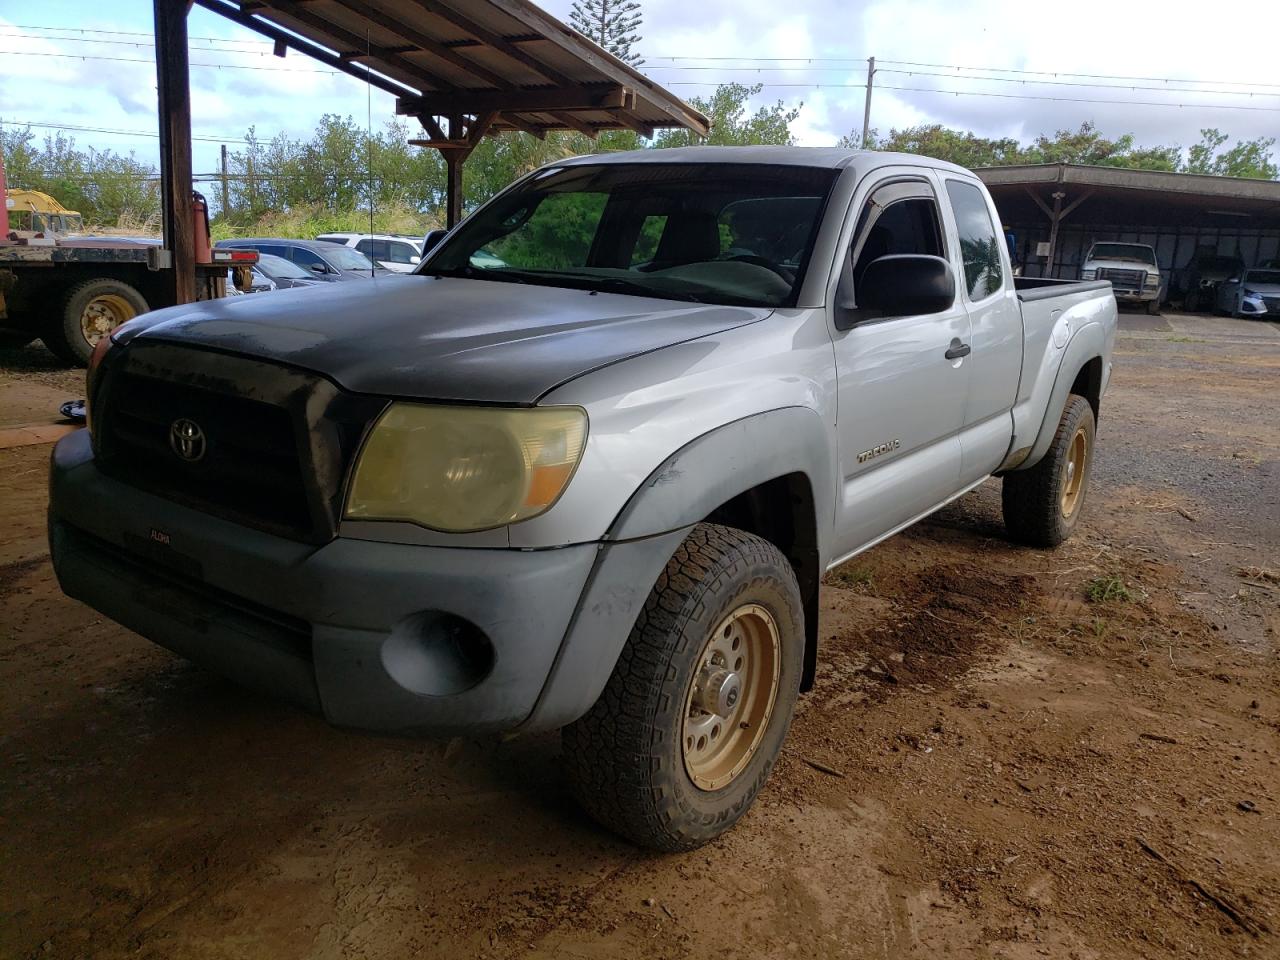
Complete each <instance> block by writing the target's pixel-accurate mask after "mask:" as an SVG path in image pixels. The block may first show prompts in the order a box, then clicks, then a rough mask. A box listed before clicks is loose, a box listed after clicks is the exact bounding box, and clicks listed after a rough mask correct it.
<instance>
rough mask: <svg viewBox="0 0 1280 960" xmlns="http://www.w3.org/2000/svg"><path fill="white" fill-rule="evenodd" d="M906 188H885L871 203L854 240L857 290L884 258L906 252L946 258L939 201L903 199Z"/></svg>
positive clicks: (924, 198)
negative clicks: (865, 275) (870, 268)
mask: <svg viewBox="0 0 1280 960" xmlns="http://www.w3.org/2000/svg"><path fill="white" fill-rule="evenodd" d="M903 186H905V185H902V184H891V185H889V186H887V187H882V188H880V189H879V190H877V191H876V192H875V193H874V194H872V195H871V198H870V200H869V201H868V202H867V207H866V209H865V210H864V211H863V214H862V217H861V219H860V221H859V226H858V233H857V235H856V237H855V238H854V249H853V256H854V258H855V259H854V261H853V282H854V289H855V290H856V289H857V285H858V282H859V281H860V280H861V279H862V275H863V273H865V272H866V269H867V266H868V265H869V264H870V263H871V262H872V261H873V260H878V259H879V258H880V257H887V256H890V255H892V254H904V253H905V254H922V255H927V256H931V257H944V258H945V257H946V252H945V251H944V250H943V247H942V229H941V219H940V217H939V216H938V204H937V201H936V200H934V199H933V198H932V197H925V196H919V195H917V196H907V197H902V196H901V194H902V189H901V188H902V187H903ZM922 189H923V186H922ZM895 194H896V196H895Z"/></svg>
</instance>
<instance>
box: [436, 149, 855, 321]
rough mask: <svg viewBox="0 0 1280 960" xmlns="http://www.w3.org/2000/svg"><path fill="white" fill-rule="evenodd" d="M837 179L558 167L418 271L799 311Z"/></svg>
mask: <svg viewBox="0 0 1280 960" xmlns="http://www.w3.org/2000/svg"><path fill="white" fill-rule="evenodd" d="M836 173H837V171H835V170H828V169H817V168H809V167H791V166H764V165H760V164H719V163H717V164H659V163H645V164H628V165H621V164H607V165H598V166H572V167H562V168H553V169H550V170H546V171H543V172H542V173H540V174H538V175H537V176H535V177H534V178H533V179H531V180H528V181H526V182H525V183H524V184H522V185H521V186H519V187H516V188H515V189H513V190H511V191H509V192H508V193H505V194H502V195H500V196H499V197H498V198H496V199H495V200H494V201H493V202H492V203H490V204H489V205H488V206H486V207H484V208H483V209H482V210H480V211H479V212H478V213H476V214H475V215H474V216H472V217H470V218H469V219H467V220H466V221H464V222H463V223H462V224H461V225H460V226H459V227H458V228H457V229H456V230H454V231H453V232H452V233H451V234H450V235H449V237H448V238H447V239H446V240H445V241H444V243H442V244H441V246H440V248H439V250H438V251H437V252H436V253H435V254H434V255H433V256H432V257H431V258H430V261H429V263H428V264H427V265H426V266H425V267H424V268H423V269H422V270H421V271H419V272H421V273H425V274H427V275H428V276H448V277H470V278H473V279H482V280H496V281H501V282H507V283H533V284H543V285H547V286H557V287H576V288H581V289H584V290H600V291H604V292H610V293H626V294H636V295H639V296H646V297H658V298H662V299H668V300H689V301H694V302H699V303H725V304H743V305H750V306H766V307H779V306H790V305H793V304H794V303H795V301H796V297H797V295H798V293H799V290H800V283H801V281H802V280H803V279H804V271H805V267H806V265H807V264H808V261H809V254H810V251H811V250H812V248H813V242H814V237H815V235H816V233H817V228H818V223H819V221H820V219H821V216H822V211H823V207H824V206H825V204H826V200H827V194H828V193H829V191H830V189H831V185H832V183H833V182H834V181H835V177H836Z"/></svg>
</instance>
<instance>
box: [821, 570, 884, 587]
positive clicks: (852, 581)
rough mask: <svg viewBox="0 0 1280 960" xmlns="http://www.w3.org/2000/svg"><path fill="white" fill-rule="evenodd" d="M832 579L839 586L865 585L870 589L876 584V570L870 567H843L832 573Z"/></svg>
mask: <svg viewBox="0 0 1280 960" xmlns="http://www.w3.org/2000/svg"><path fill="white" fill-rule="evenodd" d="M831 579H832V581H833V582H834V583H835V585H836V586H838V587H863V588H866V589H870V588H871V587H873V586H875V582H876V576H875V571H874V570H872V569H871V568H870V567H841V568H840V569H839V570H837V571H836V572H835V573H833V574H832V575H831Z"/></svg>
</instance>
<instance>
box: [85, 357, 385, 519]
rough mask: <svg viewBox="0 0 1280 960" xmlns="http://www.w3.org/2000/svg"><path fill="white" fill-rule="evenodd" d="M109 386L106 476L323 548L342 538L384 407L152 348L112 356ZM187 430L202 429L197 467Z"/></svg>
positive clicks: (251, 364)
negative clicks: (371, 433)
mask: <svg viewBox="0 0 1280 960" xmlns="http://www.w3.org/2000/svg"><path fill="white" fill-rule="evenodd" d="M99 379H100V383H101V386H100V387H96V388H95V404H94V406H95V409H96V410H100V411H101V413H100V414H98V415H97V417H96V423H97V426H96V428H95V437H94V444H95V451H96V454H97V457H98V461H99V466H100V467H101V469H102V470H103V471H104V472H105V473H107V474H108V475H110V476H112V477H115V478H116V479H118V480H121V481H122V482H124V483H127V484H129V485H130V486H135V487H139V488H141V489H143V490H147V491H149V492H151V493H155V494H157V495H159V496H162V497H165V498H166V499H169V500H173V501H174V502H177V503H181V504H183V505H185V506H189V507H192V508H193V509H196V510H200V511H202V512H205V513H210V514H213V515H215V516H221V517H224V518H226V519H228V520H232V521H234V522H236V523H241V524H244V525H246V526H251V527H254V528H256V529H260V530H265V531H267V532H270V533H274V534H277V535H280V536H286V537H289V538H291V539H296V540H306V541H310V542H314V543H324V542H326V541H327V540H329V539H331V538H332V537H333V536H334V533H335V531H336V529H337V522H338V512H339V510H340V508H341V499H342V484H343V480H344V478H345V476H346V470H347V467H348V465H349V464H350V462H351V459H352V458H353V457H354V456H355V452H356V449H357V448H358V446H359V443H360V439H361V437H362V436H363V433H364V430H365V429H366V428H367V426H368V424H370V423H372V422H373V420H374V419H375V418H376V417H377V415H378V413H379V412H380V411H381V409H382V408H383V407H384V406H385V404H386V401H385V400H382V399H379V398H376V397H363V396H359V395H356V394H348V393H345V392H343V391H341V390H339V389H338V388H337V387H336V386H335V385H334V384H333V383H332V382H330V381H328V380H325V379H324V378H322V377H319V376H316V375H314V374H310V373H307V372H305V371H301V370H297V369H294V368H290V367H284V366H280V365H277V364H271V363H265V362H262V361H258V360H251V359H249V358H245V357H236V356H231V355H227V354H221V353H214V352H211V351H204V350H198V349H193V348H184V347H178V346H175V345H172V344H164V343H148V342H146V341H142V342H135V343H132V344H130V345H129V347H128V348H126V349H125V350H123V351H121V354H120V355H118V356H113V355H111V354H109V355H108V362H107V363H106V364H104V368H103V372H102V374H101V376H100V378H99ZM183 422H186V423H189V424H193V425H195V427H197V428H198V431H197V432H198V435H199V439H200V441H201V444H202V445H201V449H200V450H199V455H198V456H195V455H191V454H192V453H193V451H192V450H190V449H186V450H184V449H183V444H182V440H181V437H175V436H174V435H173V434H174V430H175V427H176V426H177V425H179V424H182V423H183ZM184 453H186V454H188V456H186V457H184Z"/></svg>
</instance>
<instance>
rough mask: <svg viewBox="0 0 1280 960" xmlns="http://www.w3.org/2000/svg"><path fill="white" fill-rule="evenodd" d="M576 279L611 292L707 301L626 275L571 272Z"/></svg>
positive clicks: (689, 301)
mask: <svg viewBox="0 0 1280 960" xmlns="http://www.w3.org/2000/svg"><path fill="white" fill-rule="evenodd" d="M571 276H572V277H573V278H574V279H575V280H576V279H581V280H583V281H585V282H586V283H588V284H590V289H592V290H595V289H599V290H604V291H608V292H611V293H634V294H638V295H639V296H642V297H653V298H656V299H659V300H683V301H685V302H686V303H706V301H705V300H703V299H702V298H701V297H697V296H694V295H693V294H692V293H683V292H678V291H674V290H662V289H659V288H656V287H651V286H649V285H648V284H647V283H640V282H638V281H636V280H628V279H627V278H626V277H598V276H595V275H592V274H587V275H584V274H571Z"/></svg>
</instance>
